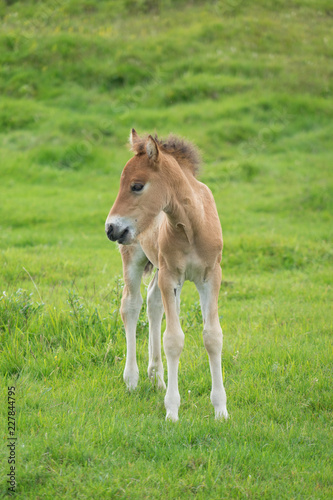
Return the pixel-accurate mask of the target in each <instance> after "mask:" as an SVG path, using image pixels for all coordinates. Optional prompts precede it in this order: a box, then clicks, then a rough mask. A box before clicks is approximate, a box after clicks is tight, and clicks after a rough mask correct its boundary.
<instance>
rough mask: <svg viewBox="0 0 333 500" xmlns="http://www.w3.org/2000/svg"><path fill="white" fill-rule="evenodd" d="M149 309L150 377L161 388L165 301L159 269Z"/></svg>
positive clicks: (148, 296)
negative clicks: (159, 282) (160, 284)
mask: <svg viewBox="0 0 333 500" xmlns="http://www.w3.org/2000/svg"><path fill="white" fill-rule="evenodd" d="M147 310H148V319H149V364H148V377H149V378H150V380H151V381H152V382H153V383H156V384H157V387H158V388H159V389H165V383H164V370H163V363H162V356H161V323H162V316H163V303H162V296H161V291H160V289H159V288H158V270H156V273H155V276H154V278H153V280H152V281H151V282H150V284H149V287H148V294H147Z"/></svg>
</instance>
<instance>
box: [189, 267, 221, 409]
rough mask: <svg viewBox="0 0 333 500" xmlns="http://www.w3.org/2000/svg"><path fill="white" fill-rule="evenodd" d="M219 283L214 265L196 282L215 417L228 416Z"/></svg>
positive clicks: (218, 270) (219, 275) (217, 269)
mask: <svg viewBox="0 0 333 500" xmlns="http://www.w3.org/2000/svg"><path fill="white" fill-rule="evenodd" d="M220 284H221V268H220V266H219V265H218V266H216V268H215V270H214V271H213V273H212V275H211V276H210V278H209V279H208V280H207V281H205V282H201V283H197V284H196V285H197V288H198V291H199V294H200V302H201V310H202V317H203V322H204V329H203V341H204V345H205V348H206V350H207V353H208V357H209V366H210V372H211V376H212V391H211V395H210V399H211V402H212V403H213V406H214V408H215V418H216V419H219V418H222V417H223V418H225V419H227V418H228V412H227V396H226V392H225V389H224V386H223V380H222V365H221V355H222V343H223V335H222V329H221V325H220V321H219V315H218V294H219V290H220Z"/></svg>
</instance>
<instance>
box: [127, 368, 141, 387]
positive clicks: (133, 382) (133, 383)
mask: <svg viewBox="0 0 333 500" xmlns="http://www.w3.org/2000/svg"><path fill="white" fill-rule="evenodd" d="M124 381H125V384H126V385H127V388H128V389H129V390H130V391H134V389H136V388H137V385H138V382H139V370H137V371H135V372H129V371H128V370H126V368H125V371H124Z"/></svg>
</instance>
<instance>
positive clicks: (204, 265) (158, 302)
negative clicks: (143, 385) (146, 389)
mask: <svg viewBox="0 0 333 500" xmlns="http://www.w3.org/2000/svg"><path fill="white" fill-rule="evenodd" d="M130 144H131V147H132V151H133V152H134V153H135V155H134V157H133V158H131V159H130V160H129V161H128V162H127V164H126V165H125V168H124V170H123V172H122V175H121V178H120V189H119V193H118V196H117V199H116V201H115V203H114V205H113V207H112V208H111V211H110V213H109V215H108V217H107V219H106V223H105V231H106V234H107V236H108V238H109V239H110V240H112V241H117V242H118V243H119V244H120V246H119V248H120V252H121V256H122V260H123V272H124V281H125V287H124V292H123V297H122V301H121V317H122V319H123V322H124V325H125V330H126V342H127V357H126V365H125V370H124V380H125V382H126V384H127V386H128V388H129V389H135V387H136V386H137V383H138V379H139V370H138V365H137V362H136V324H137V321H138V318H139V313H140V309H141V305H142V297H141V294H140V283H141V278H142V275H143V273H144V271H145V270H147V269H148V268H149V267H151V266H152V265H153V266H154V267H155V268H156V273H155V276H154V278H153V280H152V281H151V283H150V285H149V287H148V299H147V304H148V318H149V365H148V376H149V378H150V379H151V380H152V381H155V382H156V383H157V385H158V387H159V388H162V389H165V383H164V380H163V364H162V358H161V321H162V316H163V310H164V311H165V316H166V330H165V333H164V336H163V345H164V351H165V355H166V359H167V366H168V386H167V391H166V396H165V399H164V403H165V408H166V418H167V419H170V420H173V421H176V420H178V409H179V406H180V395H179V391H178V363H179V358H180V354H181V352H182V349H183V346H184V333H183V331H182V328H181V324H180V321H179V308H180V292H181V289H182V286H183V283H184V281H185V280H190V281H193V282H194V283H195V285H196V287H197V289H198V291H199V294H200V302H201V310H202V316H203V341H204V345H205V348H206V349H207V352H208V356H209V364H210V371H211V376H212V391H211V401H212V403H213V406H214V408H215V418H221V417H224V418H228V412H227V407H226V393H225V390H224V386H223V381H222V367H221V353H222V330H221V326H220V322H219V315H218V304H217V303H218V294H219V289H220V284H221V274H222V273H221V267H220V262H221V258H222V230H221V225H220V221H219V217H218V214H217V210H216V206H215V202H214V198H213V195H212V193H211V191H210V190H209V189H208V187H207V186H206V185H205V184H202V183H201V182H199V181H198V180H197V179H196V177H195V174H196V171H197V168H198V166H199V164H200V157H199V154H198V152H197V150H196V148H195V147H194V146H193V145H192V144H190V143H188V142H187V141H184V140H183V139H180V138H178V137H176V136H170V137H169V138H168V139H167V140H165V141H161V140H159V139H158V138H157V137H156V136H155V137H154V138H153V137H152V136H151V135H148V136H145V137H143V138H141V137H139V136H138V135H137V133H136V132H135V130H134V129H132V131H131V134H130Z"/></svg>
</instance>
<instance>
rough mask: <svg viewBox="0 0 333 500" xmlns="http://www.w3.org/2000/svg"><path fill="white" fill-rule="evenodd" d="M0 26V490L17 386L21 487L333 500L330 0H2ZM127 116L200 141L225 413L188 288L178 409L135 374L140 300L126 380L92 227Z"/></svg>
mask: <svg viewBox="0 0 333 500" xmlns="http://www.w3.org/2000/svg"><path fill="white" fill-rule="evenodd" d="M0 16H1V23H2V29H1V34H0V95H1V98H0V156H1V163H0V173H1V182H0V200H1V203H0V234H1V238H0V283H1V290H0V291H1V298H0V349H1V351H0V373H1V379H2V383H1V391H0V392H1V404H0V408H1V412H2V415H3V420H2V421H3V422H4V425H3V426H2V427H1V429H2V436H3V444H2V446H1V447H0V456H1V462H0V463H1V481H2V482H1V485H0V496H3V497H5V496H6V495H7V493H8V492H7V486H8V485H7V483H6V474H8V472H9V464H8V463H7V458H8V449H7V448H6V444H7V437H8V431H7V426H6V420H7V404H6V402H7V387H8V386H12V385H13V386H15V387H16V407H17V414H16V423H17V432H16V435H17V438H18V439H17V446H16V457H17V464H16V465H17V470H16V480H17V488H16V492H17V496H18V497H21V498H27V499H30V498H31V499H36V498H47V499H48V498H98V497H100V498H118V497H119V498H130V499H133V498H138V499H142V498H165V499H169V498H172V499H173V498H181V497H182V498H183V497H184V496H185V497H186V496H187V497H193V498H216V499H220V498H259V497H260V498H265V499H272V498H274V499H275V498H277V499H280V498H281V499H288V500H289V499H293V498H294V499H296V498H297V499H305V498H306V499H328V498H330V497H331V493H330V492H331V491H332V467H331V464H332V445H333V443H332V433H331V412H332V326H333V315H332V299H333V297H332V260H333V249H332V236H333V235H332V232H333V231H332V228H333V206H332V205H333V202H332V200H333V176H332V164H333V152H332V136H333V125H332V123H333V120H332V119H333V99H332V91H333V86H332V82H333V80H332V72H333V66H332V55H333V45H332V35H331V21H332V6H331V3H330V2H329V1H328V0H327V1H326V0H319V1H318V0H303V1H301V0H293V1H292V2H288V5H287V4H286V3H285V2H282V1H275V2H273V1H269V2H264V1H262V0H256V1H255V2H247V1H245V0H244V1H242V0H239V1H233V2H225V3H224V2H214V3H212V2H197V1H192V2H185V1H181V2H175V1H173V0H169V1H168V2H164V1H161V2H158V3H155V2H150V1H149V0H142V1H140V2H134V1H132V0H124V1H120V2H115V1H112V2H106V1H100V2H92V1H90V0H85V1H84V2H82V1H81V2H79V1H77V0H71V1H66V2H65V1H63V0H57V1H52V0H49V1H45V2H37V1H36V2H34V1H27V2H19V1H17V2H16V1H7V2H5V1H2V2H0ZM133 126H134V127H135V128H136V129H137V131H138V132H139V133H140V132H143V131H144V132H154V131H155V130H156V131H157V132H158V133H159V135H162V136H163V135H167V134H169V133H170V132H173V133H176V134H179V135H183V136H185V137H186V138H188V139H190V140H192V141H193V142H195V143H196V144H197V145H198V146H199V148H200V149H201V151H202V153H203V157H204V160H205V165H204V168H203V171H202V173H201V175H200V179H201V180H202V181H203V182H206V183H207V184H208V185H209V187H210V188H211V189H212V191H213V193H214V195H215V198H216V202H217V207H218V211H219V214H220V218H221V221H222V227H223V231H224V255H223V283H222V286H221V292H220V314H221V324H222V327H223V331H224V350H223V373H224V380H225V387H226V391H227V396H228V410H229V413H230V419H229V420H228V421H227V422H215V421H214V412H213V407H212V406H211V404H210V401H209V392H210V375H209V367H208V360H207V355H206V352H205V350H204V348H203V343H202V335H201V331H202V325H201V313H200V307H199V303H198V296H197V294H196V291H195V288H194V286H193V285H192V284H188V283H187V284H185V286H184V289H183V293H182V310H181V320H182V325H183V329H184V332H185V348H184V351H183V354H182V357H181V361H180V374H179V386H180V393H181V399H182V405H181V408H180V421H179V422H178V423H177V424H171V423H170V422H165V420H164V416H165V410H164V405H163V394H162V393H160V392H158V391H156V390H155V389H154V388H153V387H152V386H151V385H150V382H149V381H148V380H147V377H146V370H147V363H148V344H147V328H148V325H147V318H146V311H145V307H143V308H142V312H141V315H140V320H139V324H138V332H137V337H138V363H139V368H140V374H141V377H140V383H139V387H138V389H137V391H135V392H134V393H132V394H129V393H128V391H127V390H126V387H125V385H124V383H123V380H122V372H123V369H124V364H125V354H126V350H125V338H124V331H123V326H122V323H121V319H120V315H119V305H120V297H121V289H122V279H121V259H120V254H119V252H118V250H117V249H116V246H115V245H114V244H111V243H110V242H108V240H107V239H106V237H105V234H104V221H105V219H106V216H107V214H108V211H109V209H110V207H111V205H112V203H113V201H114V199H115V196H116V194H117V191H118V186H119V176H120V173H121V170H122V168H123V166H124V164H125V162H126V161H127V160H128V159H129V157H130V153H129V152H128V150H127V146H126V141H127V137H128V135H129V131H130V129H131V127H133ZM142 294H143V295H144V296H145V294H146V289H145V286H144V285H143V286H142ZM164 363H165V362H164ZM165 367H166V363H165Z"/></svg>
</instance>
